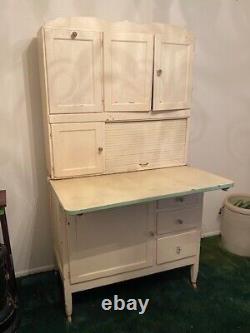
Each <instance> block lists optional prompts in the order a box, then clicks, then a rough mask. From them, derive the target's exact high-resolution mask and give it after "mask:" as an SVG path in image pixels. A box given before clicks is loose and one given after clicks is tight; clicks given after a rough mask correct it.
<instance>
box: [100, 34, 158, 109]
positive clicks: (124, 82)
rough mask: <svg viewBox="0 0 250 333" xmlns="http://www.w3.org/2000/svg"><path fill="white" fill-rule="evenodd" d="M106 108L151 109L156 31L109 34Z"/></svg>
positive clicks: (105, 52) (107, 37)
mask: <svg viewBox="0 0 250 333" xmlns="http://www.w3.org/2000/svg"><path fill="white" fill-rule="evenodd" d="M104 58H105V66H104V71H105V87H104V88H105V110H106V111H149V110H150V109H151V95H152V70H153V34H143V33H111V32H110V33H105V34H104Z"/></svg>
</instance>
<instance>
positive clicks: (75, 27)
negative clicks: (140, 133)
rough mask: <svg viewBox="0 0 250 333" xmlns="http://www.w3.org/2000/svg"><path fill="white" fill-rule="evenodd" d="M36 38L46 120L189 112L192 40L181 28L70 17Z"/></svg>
mask: <svg viewBox="0 0 250 333" xmlns="http://www.w3.org/2000/svg"><path fill="white" fill-rule="evenodd" d="M39 36H40V41H41V43H40V45H41V46H42V52H41V53H42V57H41V60H42V70H43V79H44V82H43V85H44V86H45V94H44V95H45V98H46V103H47V105H46V108H47V113H49V114H55V115H56V114H59V113H60V114H63V113H66V114H74V113H90V112H96V113H100V112H103V111H104V112H120V113H123V114H124V113H125V112H149V111H151V110H153V111H165V110H166V111H169V110H180V109H188V108H190V102H191V90H192V82H191V81H192V80H191V67H192V58H193V37H192V35H191V34H190V33H189V32H187V31H186V30H185V29H183V28H178V27H174V26H171V25H166V24H157V23H153V24H136V23H131V22H127V21H124V22H113V23H111V22H106V21H102V20H98V19H95V18H84V17H82V18H80V17H78V18H77V17H76V18H74V17H73V18H62V19H57V20H55V21H52V22H49V23H48V24H46V25H45V26H44V27H43V28H42V29H41V32H40V34H39Z"/></svg>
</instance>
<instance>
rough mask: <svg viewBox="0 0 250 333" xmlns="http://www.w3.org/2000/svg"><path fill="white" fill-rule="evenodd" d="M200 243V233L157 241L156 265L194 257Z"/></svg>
mask: <svg viewBox="0 0 250 333" xmlns="http://www.w3.org/2000/svg"><path fill="white" fill-rule="evenodd" d="M199 243H200V232H199V231H196V230H195V231H189V232H185V233H182V234H178V235H174V236H164V237H161V238H158V239H157V259H156V261H157V264H162V263H165V262H170V261H175V260H179V259H183V258H186V257H191V256H194V255H196V253H197V251H198V246H199Z"/></svg>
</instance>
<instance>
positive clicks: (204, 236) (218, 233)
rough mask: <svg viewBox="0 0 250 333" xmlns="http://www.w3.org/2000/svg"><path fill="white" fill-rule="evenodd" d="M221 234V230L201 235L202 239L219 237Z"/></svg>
mask: <svg viewBox="0 0 250 333" xmlns="http://www.w3.org/2000/svg"><path fill="white" fill-rule="evenodd" d="M220 234H221V232H220V230H216V231H209V232H204V233H202V234H201V238H206V237H212V236H218V235H220Z"/></svg>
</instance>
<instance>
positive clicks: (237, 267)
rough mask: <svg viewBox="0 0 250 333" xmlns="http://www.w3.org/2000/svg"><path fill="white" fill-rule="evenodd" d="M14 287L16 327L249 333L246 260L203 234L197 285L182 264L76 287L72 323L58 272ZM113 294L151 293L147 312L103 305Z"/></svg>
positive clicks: (56, 332)
mask: <svg viewBox="0 0 250 333" xmlns="http://www.w3.org/2000/svg"><path fill="white" fill-rule="evenodd" d="M18 287H19V294H20V301H21V305H22V309H21V315H22V321H21V327H20V329H19V331H18V332H20V333H64V332H75V333H94V332H95V333H113V332H115V333H128V332H129V333H137V332H138V333H142V332H145V333H156V332H157V333H162V332H164V333H188V332H199V333H207V332H218V333H223V332H227V333H231V332H243V333H250V260H249V259H244V258H240V257H237V256H234V255H231V254H229V253H227V252H225V251H224V250H222V249H221V246H220V238H219V237H211V238H207V239H204V240H202V250H201V263H200V273H199V279H198V289H197V290H194V289H192V287H191V285H190V283H189V269H188V268H185V269H177V270H174V271H169V272H165V273H161V274H156V275H153V276H149V277H144V278H140V279H135V280H131V281H128V282H122V283H119V284H115V285H110V286H107V287H102V288H96V289H94V290H90V291H86V292H81V293H77V294H75V295H74V296H73V304H74V305H73V309H74V312H73V322H72V324H68V323H67V321H66V319H65V315H64V306H63V295H62V290H61V286H60V282H59V278H58V276H57V274H56V273H54V272H48V273H43V274H37V275H33V276H30V277H25V278H21V279H19V280H18ZM114 294H116V295H119V297H122V298H124V299H129V298H142V299H143V300H144V299H146V298H149V299H150V301H149V305H148V307H147V310H146V312H145V314H144V315H139V314H138V313H137V312H135V311H103V310H102V308H101V302H102V300H103V299H104V298H113V295H114Z"/></svg>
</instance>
